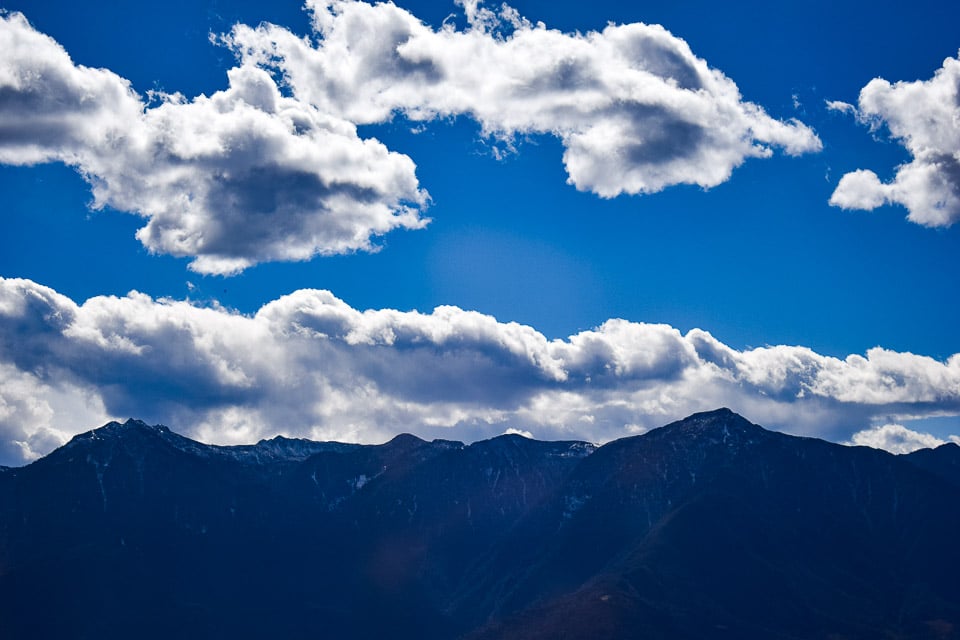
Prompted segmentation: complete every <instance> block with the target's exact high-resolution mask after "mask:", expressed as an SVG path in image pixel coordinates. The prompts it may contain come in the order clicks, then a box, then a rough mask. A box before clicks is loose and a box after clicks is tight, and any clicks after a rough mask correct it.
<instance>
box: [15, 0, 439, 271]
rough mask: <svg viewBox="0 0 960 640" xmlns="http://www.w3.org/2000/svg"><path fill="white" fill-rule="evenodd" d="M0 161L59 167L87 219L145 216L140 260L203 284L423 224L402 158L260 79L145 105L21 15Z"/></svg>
mask: <svg viewBox="0 0 960 640" xmlns="http://www.w3.org/2000/svg"><path fill="white" fill-rule="evenodd" d="M0 50H2V51H3V52H4V53H3V56H2V57H0V162H2V163H5V164H34V163H38V162H48V161H61V162H64V163H66V164H69V165H71V166H74V167H76V169H77V170H78V171H80V172H81V173H82V174H83V176H84V177H85V178H86V179H87V180H88V182H89V183H90V184H91V187H92V189H93V194H94V202H93V206H94V208H102V207H105V206H110V207H113V208H115V209H120V210H123V211H130V212H134V213H136V214H138V215H140V216H143V217H145V218H147V220H148V222H147V224H146V226H145V227H143V228H142V229H140V231H139V232H138V233H137V237H138V238H139V239H140V241H141V242H142V243H143V244H144V245H145V246H146V247H147V248H148V249H150V250H151V251H153V252H157V253H166V254H171V255H175V256H190V257H193V258H194V261H193V262H192V263H191V268H192V269H194V270H196V271H199V272H202V273H234V272H236V271H239V270H241V269H244V268H246V267H248V266H250V265H252V264H256V263H258V262H263V261H272V260H306V259H309V258H311V257H313V256H314V255H317V254H337V253H346V252H352V251H356V250H369V249H371V248H373V247H372V244H371V237H373V236H377V235H382V234H384V233H387V232H388V231H391V230H393V229H397V228H408V229H415V228H420V227H422V226H424V225H425V224H426V221H425V220H424V219H423V218H421V217H420V212H421V210H422V209H423V208H424V206H425V205H426V203H427V199H428V196H427V194H426V192H425V191H423V190H421V189H420V188H419V185H418V182H417V178H416V175H415V171H414V169H415V167H414V164H413V161H412V160H410V158H408V157H406V156H403V155H400V154H397V153H394V152H391V151H389V150H388V149H387V148H386V147H384V146H383V145H382V144H380V143H379V142H378V141H376V140H363V139H361V138H360V137H359V136H358V135H357V131H356V127H355V126H354V125H353V124H352V123H350V122H347V121H345V120H343V119H341V118H338V117H335V116H331V115H329V114H328V113H324V112H321V111H319V110H318V109H316V108H314V107H312V106H310V105H308V104H306V103H303V102H301V101H298V100H296V99H295V98H290V97H284V96H282V95H281V92H280V90H279V89H278V87H277V85H276V83H275V82H274V80H273V79H272V78H271V77H270V75H269V74H267V73H266V72H265V71H263V70H261V69H257V68H254V67H252V66H241V67H237V68H234V69H232V70H230V72H229V74H228V80H229V86H228V88H227V89H225V90H223V91H219V92H217V93H215V94H213V95H212V96H210V97H206V96H199V97H197V98H195V99H193V100H189V101H188V100H186V99H185V98H183V96H180V95H154V96H152V98H153V99H154V100H155V101H157V102H158V104H156V105H155V106H152V107H148V106H147V104H146V103H145V102H144V101H143V100H142V99H141V97H140V96H138V95H137V94H136V93H135V92H134V91H133V90H132V89H131V88H130V85H129V83H128V82H127V81H126V80H124V79H122V78H120V77H119V76H117V75H115V74H114V73H112V72H110V71H106V70H103V69H90V68H87V67H84V66H80V65H75V64H74V63H73V61H72V60H71V59H70V57H69V56H68V54H67V53H66V51H64V50H63V48H62V47H61V46H60V45H59V44H57V43H56V42H55V41H54V40H52V39H51V38H49V37H48V36H46V35H43V34H41V33H38V32H37V31H36V30H34V29H33V28H32V27H31V26H30V25H29V24H28V22H27V20H26V19H25V18H24V17H23V16H22V15H21V14H16V13H13V14H9V15H6V16H4V15H0Z"/></svg>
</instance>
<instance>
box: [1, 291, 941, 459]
mask: <svg viewBox="0 0 960 640" xmlns="http://www.w3.org/2000/svg"><path fill="white" fill-rule="evenodd" d="M0 380H2V384H0V456H3V458H2V459H0V462H5V463H7V464H10V463H22V462H24V461H26V460H29V459H31V458H33V457H36V456H37V455H41V454H44V453H46V452H48V451H49V450H50V449H52V448H53V446H55V445H56V444H58V443H59V442H62V441H63V440H64V439H65V438H67V437H68V436H69V435H71V434H73V433H76V432H79V431H84V430H87V429H89V428H91V427H93V426H96V425H98V424H101V423H102V422H105V421H106V420H107V419H110V418H126V417H129V416H136V417H140V418H143V419H145V420H148V421H151V422H163V423H166V424H168V425H170V426H171V427H173V428H174V429H176V430H178V431H181V432H183V433H185V434H187V435H190V436H193V437H196V438H199V439H202V440H205V441H208V442H217V443H241V442H253V441H256V440H257V439H259V438H262V437H270V436H272V435H275V434H278V433H282V434H285V435H288V436H304V437H311V438H314V439H339V440H349V441H365V442H377V441H384V440H386V439H388V438H389V437H391V436H392V435H395V434H396V433H398V432H401V431H411V432H414V433H418V434H420V435H422V436H424V437H447V438H454V439H463V440H473V439H477V438H483V437H491V436H494V435H498V434H500V433H503V432H505V431H507V430H509V429H514V430H517V431H523V432H527V433H530V434H532V435H533V436H535V437H537V438H544V439H550V438H580V439H586V440H592V441H606V440H609V439H613V438H617V437H621V436H625V435H631V434H634V433H638V432H642V431H644V430H646V429H648V428H652V427H656V426H660V425H662V424H665V423H666V422H668V421H670V420H673V419H676V418H680V417H683V416H686V415H688V414H690V413H692V412H694V411H699V410H706V409H712V408H716V407H718V406H721V405H725V406H730V407H731V408H733V409H734V410H736V411H739V412H741V413H744V414H745V415H748V416H750V418H751V419H753V420H755V421H757V422H759V423H761V424H764V425H766V426H769V427H772V428H781V429H784V430H787V431H790V432H793V433H798V434H805V435H815V436H820V437H825V438H828V439H832V440H836V441H844V440H850V439H851V438H854V436H853V434H854V433H856V432H859V431H863V430H866V429H869V428H871V427H872V426H875V425H877V424H885V423H888V422H891V421H893V420H903V419H909V418H916V417H923V416H931V415H945V414H957V413H960V355H954V356H952V357H951V358H949V359H948V360H947V361H945V362H942V361H938V360H935V359H932V358H928V357H924V356H919V355H914V354H910V353H898V352H893V351H888V350H884V349H880V348H876V349H871V350H870V351H868V352H867V354H866V355H865V356H860V355H851V356H849V357H847V358H845V359H842V360H841V359H837V358H832V357H828V356H823V355H820V354H817V353H815V352H814V351H812V350H810V349H807V348H804V347H791V346H773V347H763V348H757V349H750V350H745V351H738V350H736V349H733V348H731V347H729V346H727V345H724V344H723V343H721V342H720V341H718V340H716V339H715V338H714V337H712V336H711V335H710V334H709V333H707V332H705V331H702V330H699V329H694V330H692V331H689V332H688V333H686V334H682V333H681V332H680V331H678V330H677V329H675V328H673V327H670V326H666V325H656V324H641V323H633V322H627V321H624V320H615V319H614V320H609V321H607V322H605V323H604V324H603V325H601V326H600V327H597V328H596V329H594V330H591V331H584V332H581V333H578V334H576V335H573V336H570V337H569V338H567V339H564V340H548V339H547V338H546V337H545V336H544V335H543V334H541V333H539V332H538V331H536V330H535V329H533V328H532V327H529V326H524V325H520V324H515V323H503V322H498V321H497V320H496V319H494V318H492V317H490V316H487V315H483V314H480V313H476V312H472V311H464V310H462V309H459V308H456V307H438V308H437V309H434V310H433V311H432V312H431V313H419V312H415V311H409V312H404V311H396V310H390V309H379V310H367V311H359V310H356V309H353V308H351V307H350V306H348V305H347V304H346V303H344V302H343V301H341V300H339V299H337V298H336V297H335V296H333V294H331V293H330V292H327V291H317V290H300V291H296V292H294V293H291V294H290V295H287V296H284V297H282V298H280V299H278V300H275V301H273V302H271V303H269V304H267V305H265V306H263V307H262V308H261V309H260V310H259V311H258V312H257V313H256V314H254V315H251V316H247V315H241V314H238V313H236V312H233V311H230V310H227V309H223V308H219V307H216V306H214V307H201V306H197V305H195V304H191V303H190V302H189V301H175V300H166V299H160V300H154V299H152V298H150V297H148V296H146V295H143V294H140V293H136V292H131V293H130V294H128V295H127V296H125V297H119V298H118V297H96V298H91V299H90V300H87V301H86V302H84V303H83V304H79V305H78V304H76V303H75V302H73V301H72V300H70V299H69V298H67V297H65V296H63V295H60V294H58V293H57V292H56V291H54V290H52V289H49V288H47V287H44V286H41V285H39V284H36V283H34V282H32V281H29V280H17V279H0ZM855 441H856V440H855Z"/></svg>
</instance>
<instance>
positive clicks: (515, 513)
mask: <svg viewBox="0 0 960 640" xmlns="http://www.w3.org/2000/svg"><path fill="white" fill-rule="evenodd" d="M958 500H960V447H958V446H957V445H955V444H947V445H943V446H941V447H939V448H937V449H933V450H922V451H918V452H915V453H912V454H908V455H900V456H894V455H891V454H889V453H886V452H883V451H878V450H875V449H869V448H866V447H848V446H841V445H836V444H831V443H828V442H825V441H822V440H816V439H809V438H797V437H793V436H788V435H785V434H782V433H776V432H771V431H767V430H765V429H763V428H762V427H760V426H757V425H755V424H752V423H750V422H749V421H747V420H746V419H744V418H743V417H741V416H739V415H737V414H735V413H733V412H731V411H729V410H726V409H720V410H716V411H712V412H708V413H701V414H696V415H693V416H691V417H689V418H687V419H685V420H681V421H679V422H675V423H672V424H669V425H667V426H665V427H663V428H660V429H656V430H653V431H650V432H648V433H646V434H643V435H639V436H635V437H630V438H624V439H620V440H616V441H613V442H610V443H608V444H606V445H604V446H602V447H595V446H594V445H591V444H588V443H584V442H576V441H567V442H541V441H537V440H532V439H528V438H524V437H522V436H518V435H504V436H501V437H498V438H494V439H491V440H485V441H481V442H476V443H473V444H470V445H465V444H463V443H460V442H453V441H448V440H434V441H432V442H427V441H424V440H421V439H419V438H416V437H414V436H410V435H400V436H397V437H396V438H394V439H392V440H391V441H389V442H387V443H385V444H382V445H355V444H339V443H323V442H310V441H307V440H295V439H286V438H275V439H272V440H265V441H261V442H259V443H258V444H256V445H246V446H234V447H220V446H211V445H205V444H201V443H199V442H196V441H193V440H190V439H188V438H185V437H182V436H179V435H177V434H176V433H174V432H173V431H171V430H169V429H168V428H166V427H163V426H150V425H147V424H145V423H143V422H139V421H135V420H130V421H128V422H126V423H124V424H120V423H110V424H108V425H106V426H104V427H102V428H100V429H96V430H94V431H91V432H88V433H85V434H82V435H79V436H76V437H75V438H73V440H71V441H70V442H69V443H68V444H66V445H65V446H63V447H61V448H59V449H57V450H56V451H54V452H53V453H51V454H49V455H48V456H46V457H44V458H42V459H40V460H38V461H36V462H34V463H32V464H30V465H27V466H25V467H20V468H8V469H4V470H3V471H2V472H0V631H2V634H0V635H2V636H3V637H5V638H41V637H43V638H46V637H51V638H53V637H58V638H59V637H63V638H66V637H70V638H129V637H138V638H173V637H176V638H201V637H202V638H259V637H266V636H270V637H278V638H380V637H388V638H418V639H419V638H436V639H438V640H439V639H447V638H449V639H453V638H470V639H471V640H486V639H493V638H497V639H501V638H502V639H508V638H518V639H519V638H525V639H529V638H533V639H536V638H584V639H586V638H610V639H617V638H641V637H642V638H663V639H668V638H669V639H684V638H690V639H693V638H863V639H867V638H871V639H872V638H931V639H933V638H956V637H960V636H958V634H960V580H957V579H956V577H957V575H958V574H960V552H958V550H957V547H956V541H957V539H960V512H958V510H957V509H956V505H957V504H958Z"/></svg>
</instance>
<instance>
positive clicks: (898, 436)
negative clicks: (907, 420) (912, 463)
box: [848, 424, 957, 453]
mask: <svg viewBox="0 0 960 640" xmlns="http://www.w3.org/2000/svg"><path fill="white" fill-rule="evenodd" d="M950 440H951V441H953V442H956V441H957V436H950ZM946 442H947V441H945V440H941V439H940V438H938V437H936V436H934V435H931V434H929V433H921V432H919V431H912V430H910V429H907V428H906V427H905V426H903V425H901V424H885V425H881V426H876V427H872V428H870V429H864V430H863V431H858V432H857V433H855V434H853V437H852V438H850V442H849V443H848V444H854V445H860V446H864V447H873V448H874V449H884V450H886V451H889V452H890V453H910V452H912V451H916V450H917V449H931V448H934V447H939V446H940V445H942V444H946Z"/></svg>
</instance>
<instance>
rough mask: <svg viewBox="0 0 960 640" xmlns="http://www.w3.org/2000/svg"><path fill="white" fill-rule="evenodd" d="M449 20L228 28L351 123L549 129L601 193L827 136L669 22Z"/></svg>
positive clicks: (348, 12)
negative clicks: (773, 108) (304, 34)
mask: <svg viewBox="0 0 960 640" xmlns="http://www.w3.org/2000/svg"><path fill="white" fill-rule="evenodd" d="M460 4H461V5H462V6H463V9H464V13H465V14H466V19H467V26H466V28H464V29H458V28H457V27H456V26H455V25H454V22H453V21H447V22H446V23H444V25H442V26H441V27H440V28H439V29H434V28H432V27H430V26H428V25H425V24H423V23H422V22H421V21H420V20H419V19H418V18H417V17H416V16H414V15H412V14H411V13H409V12H408V11H406V10H404V9H401V8H399V7H397V6H395V5H394V4H392V3H389V2H386V3H379V4H376V5H371V4H367V3H364V2H357V1H353V0H333V1H325V0H307V3H306V5H307V7H308V9H309V10H310V11H311V13H312V17H313V28H314V30H315V36H316V37H315V38H314V39H312V40H311V39H307V38H301V37H299V36H297V35H295V34H293V33H291V32H289V31H288V30H286V29H284V28H282V27H278V26H274V25H261V26H259V27H256V28H251V27H248V26H243V25H239V26H237V27H236V28H235V29H234V30H233V32H232V34H230V36H229V37H228V38H226V41H227V42H228V43H229V44H230V45H231V46H232V47H234V48H235V49H236V51H237V52H238V53H239V54H240V55H241V58H242V59H243V60H244V61H245V62H246V63H247V64H257V65H259V66H263V67H267V68H273V69H276V70H277V71H278V72H279V73H281V74H282V76H283V79H284V81H285V83H286V84H287V85H288V86H289V87H290V89H291V91H292V92H293V95H295V96H296V97H297V98H299V99H301V100H303V101H306V102H309V103H310V104H312V105H315V106H317V107H318V108H320V109H322V110H323V111H325V112H329V113H335V114H338V115H340V116H342V117H344V118H346V119H348V120H350V121H352V122H357V123H374V122H383V121H386V120H389V119H391V118H392V117H393V116H394V115H395V114H402V115H403V116H405V117H407V118H409V119H411V120H415V121H424V120H432V119H435V118H449V117H455V116H461V115H465V116H469V117H471V118H473V119H475V120H476V121H477V122H479V123H480V125H481V127H482V130H483V132H484V133H485V134H487V135H491V136H494V137H498V138H501V139H505V140H507V141H508V142H509V141H511V140H512V139H513V138H514V137H515V136H516V135H518V134H520V135H525V134H551V135H554V136H557V137H558V138H559V139H560V140H561V141H562V142H563V145H564V148H565V151H564V155H563V162H564V164H565V166H566V169H567V173H568V175H569V182H570V183H571V184H573V185H575V186H576V187H577V188H578V189H581V190H587V191H592V192H594V193H597V194H599V195H600V196H603V197H613V196H616V195H619V194H621V193H630V194H637V193H652V192H656V191H660V190H662V189H664V188H665V187H668V186H671V185H676V184H695V185H700V186H702V187H712V186H715V185H717V184H720V183H721V182H724V181H725V180H727V179H728V178H729V177H730V173H731V171H732V170H733V169H734V168H735V167H737V166H739V165H740V164H741V163H742V162H743V161H744V159H746V158H750V157H765V156H769V155H770V154H771V153H772V148H774V147H779V148H782V149H784V150H785V151H786V152H787V153H788V154H791V155H795V154H800V153H804V152H809V151H817V150H819V149H820V148H821V143H820V140H819V139H818V138H817V136H816V135H815V134H814V133H813V131H812V130H811V129H809V128H808V127H807V126H805V125H803V124H802V123H800V122H797V121H795V120H791V121H788V122H783V121H780V120H775V119H773V118H771V117H769V116H768V115H767V114H766V113H765V112H764V111H763V109H762V108H760V107H759V106H757V105H755V104H753V103H750V102H746V101H744V100H743V99H742V98H741V96H740V92H739V90H738V89H737V86H736V85H735V84H734V82H733V81H732V80H730V79H729V78H727V77H726V76H725V75H723V73H721V72H720V71H717V70H716V69H712V68H710V67H709V66H708V65H707V63H706V62H705V61H704V60H702V59H701V58H698V57H696V56H695V55H694V54H693V52H692V51H691V50H690V47H689V46H688V45H687V43H686V42H685V41H683V40H682V39H680V38H677V37H676V36H674V35H672V34H671V33H670V32H669V31H667V30H666V29H664V28H663V27H661V26H659V25H646V24H639V23H637V24H626V25H614V24H611V25H609V26H608V27H606V28H605V29H604V30H603V31H601V32H589V33H586V34H581V33H574V34H570V33H562V32H560V31H556V30H552V29H547V28H546V26H545V25H543V24H542V23H538V24H532V23H531V22H529V21H528V20H526V19H524V18H523V17H521V16H520V15H519V13H518V12H517V11H516V10H515V9H513V8H511V7H509V6H507V5H503V6H502V8H501V9H500V10H499V11H497V12H494V11H492V10H490V9H487V8H484V7H483V6H482V5H481V4H480V3H479V2H476V1H470V2H468V1H463V2H461V3H460Z"/></svg>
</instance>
